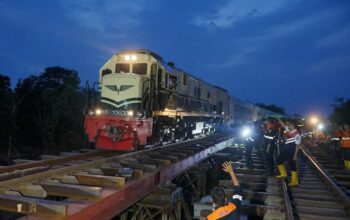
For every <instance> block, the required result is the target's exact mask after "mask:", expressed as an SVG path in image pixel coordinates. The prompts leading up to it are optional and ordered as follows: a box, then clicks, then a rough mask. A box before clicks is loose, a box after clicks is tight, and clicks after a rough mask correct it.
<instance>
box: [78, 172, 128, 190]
mask: <svg viewBox="0 0 350 220" xmlns="http://www.w3.org/2000/svg"><path fill="white" fill-rule="evenodd" d="M74 176H76V177H77V179H78V180H79V183H80V184H84V185H88V186H102V187H104V186H111V187H117V188H121V187H124V186H125V178H124V177H116V176H102V175H89V174H74Z"/></svg>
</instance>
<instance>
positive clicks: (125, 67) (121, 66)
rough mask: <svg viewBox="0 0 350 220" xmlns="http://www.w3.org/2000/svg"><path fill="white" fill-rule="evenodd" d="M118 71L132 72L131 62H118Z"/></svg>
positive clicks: (116, 70)
mask: <svg viewBox="0 0 350 220" xmlns="http://www.w3.org/2000/svg"><path fill="white" fill-rule="evenodd" d="M115 72H116V73H130V64H128V63H117V65H116V66H115Z"/></svg>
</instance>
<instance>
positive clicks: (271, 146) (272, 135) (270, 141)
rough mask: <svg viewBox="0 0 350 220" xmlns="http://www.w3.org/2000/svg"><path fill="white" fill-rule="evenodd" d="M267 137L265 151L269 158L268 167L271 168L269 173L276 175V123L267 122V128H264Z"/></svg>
mask: <svg viewBox="0 0 350 220" xmlns="http://www.w3.org/2000/svg"><path fill="white" fill-rule="evenodd" d="M264 138H265V141H264V142H265V153H266V159H267V167H268V170H269V175H274V170H275V162H274V152H275V149H276V141H277V140H276V139H277V134H276V131H275V127H274V124H273V123H272V122H270V121H269V122H267V124H266V129H265V130H264Z"/></svg>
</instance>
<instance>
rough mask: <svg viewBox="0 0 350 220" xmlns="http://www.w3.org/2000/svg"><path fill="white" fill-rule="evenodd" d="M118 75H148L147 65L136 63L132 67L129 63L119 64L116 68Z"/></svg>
mask: <svg viewBox="0 0 350 220" xmlns="http://www.w3.org/2000/svg"><path fill="white" fill-rule="evenodd" d="M115 72H116V73H131V72H132V73H134V74H138V75H146V74H147V63H134V64H132V70H131V65H130V64H129V63H117V64H116V66H115Z"/></svg>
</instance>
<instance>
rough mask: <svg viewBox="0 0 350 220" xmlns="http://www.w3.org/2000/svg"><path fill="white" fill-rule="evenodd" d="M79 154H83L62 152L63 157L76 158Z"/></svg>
mask: <svg viewBox="0 0 350 220" xmlns="http://www.w3.org/2000/svg"><path fill="white" fill-rule="evenodd" d="M79 154H81V153H79V152H60V155H61V156H76V155H79Z"/></svg>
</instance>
